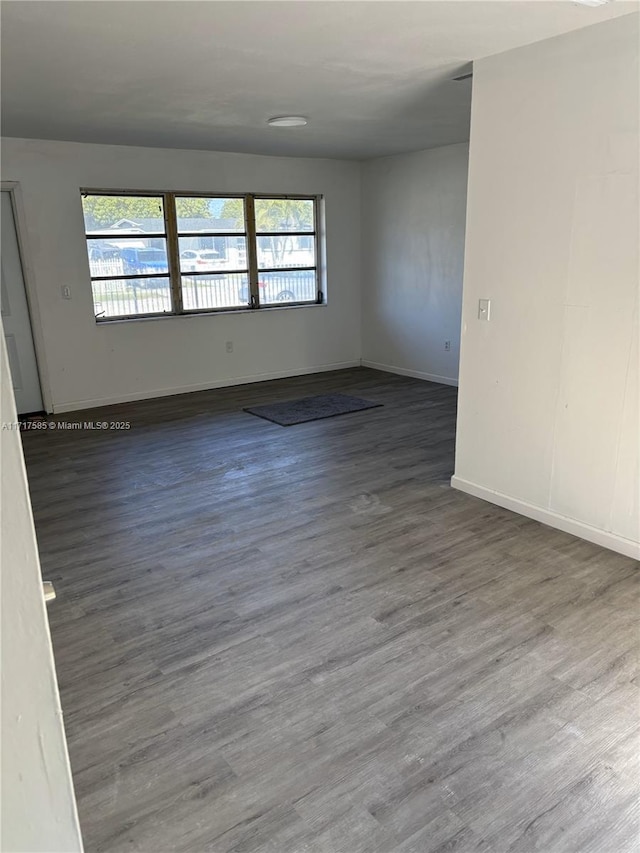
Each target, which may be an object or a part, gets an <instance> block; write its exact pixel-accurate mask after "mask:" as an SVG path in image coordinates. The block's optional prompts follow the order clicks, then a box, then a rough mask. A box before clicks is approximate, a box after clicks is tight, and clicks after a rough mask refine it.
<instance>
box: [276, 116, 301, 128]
mask: <svg viewBox="0 0 640 853" xmlns="http://www.w3.org/2000/svg"><path fill="white" fill-rule="evenodd" d="M308 123H309V119H306V118H305V117H304V116H274V117H273V118H270V119H267V124H269V125H271V127H304V126H305V124H308Z"/></svg>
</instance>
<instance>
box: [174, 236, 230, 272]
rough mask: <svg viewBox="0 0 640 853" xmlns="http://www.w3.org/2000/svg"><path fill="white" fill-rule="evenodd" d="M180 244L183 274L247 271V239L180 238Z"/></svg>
mask: <svg viewBox="0 0 640 853" xmlns="http://www.w3.org/2000/svg"><path fill="white" fill-rule="evenodd" d="M178 242H179V244H180V269H181V271H182V272H183V273H188V272H208V271H209V270H212V271H214V272H222V271H223V270H246V269H247V241H246V238H245V237H180V238H179V239H178Z"/></svg>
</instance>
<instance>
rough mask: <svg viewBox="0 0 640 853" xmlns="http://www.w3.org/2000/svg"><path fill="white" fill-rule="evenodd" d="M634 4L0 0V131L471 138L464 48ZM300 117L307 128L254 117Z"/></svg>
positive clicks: (218, 146) (355, 139)
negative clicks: (306, 121) (306, 120)
mask: <svg viewBox="0 0 640 853" xmlns="http://www.w3.org/2000/svg"><path fill="white" fill-rule="evenodd" d="M637 9H638V3H637V2H634V0H627V2H623V0H617V2H615V3H611V4H609V5H607V6H602V7H600V8H595V9H594V8H587V7H585V6H578V5H576V4H575V3H573V2H571V0H559V2H556V1H555V0H524V2H523V0H517V2H510V0H501V2H484V0H469V2H464V0H448V2H434V0H413V2H403V0H397V1H396V0H374V2H342V0H334V2H331V0H329V2H326V0H293V1H291V0H289V2H287V0H284V2H283V1H282V0H280V2H272V0H259V2H250V1H249V2H244V1H243V2H239V0H235V2H222V0H201V2H192V1H191V0H173V2H157V0H138V2H132V0H130V2H116V0H97V2H74V0H71V2H69V0H44V1H42V0H34V2H24V0H5V2H3V3H2V6H1V11H2V72H3V73H2V118H3V133H4V134H5V135H7V136H25V137H33V138H41V139H64V140H76V141H83V142H104V143H113V144H121V145H149V146H161V147H170V148H198V149H205V150H219V151H239V152H252V153H263V154H282V155H295V156H320V157H344V158H354V159H366V158H369V157H376V156H381V155H385V154H395V153H399V152H404V151H415V150H419V149H422V148H432V147H435V146H438V145H447V144H452V143H455V142H462V141H465V140H466V139H468V128H469V108H470V100H471V83H470V81H467V82H464V83H456V82H452V80H451V78H452V77H454V76H455V75H456V74H457V73H460V72H461V71H464V70H466V64H467V63H468V61H469V60H472V59H476V58H480V57H484V56H489V55H491V54H494V53H499V52H501V51H504V50H508V49H509V48H513V47H517V46H519V45H523V44H528V43H531V42H534V41H538V40H540V39H544V38H549V37H551V36H554V35H558V34H560V33H563V32H567V31H569V30H572V29H578V28H580V27H584V26H588V25H590V24H593V23H598V22H599V21H602V20H605V19H607V18H611V17H617V16H618V15H621V14H626V13H629V12H632V11H635V10H637ZM283 113H296V114H303V115H307V116H309V119H310V122H309V125H308V126H307V127H306V128H293V129H282V128H279V129H276V128H269V127H267V126H266V124H265V121H266V119H267V118H268V117H269V116H273V115H281V114H283Z"/></svg>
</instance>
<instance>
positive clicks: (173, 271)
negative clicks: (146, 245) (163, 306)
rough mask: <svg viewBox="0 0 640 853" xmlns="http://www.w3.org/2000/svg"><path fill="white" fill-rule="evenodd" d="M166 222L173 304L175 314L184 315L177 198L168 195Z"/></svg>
mask: <svg viewBox="0 0 640 853" xmlns="http://www.w3.org/2000/svg"><path fill="white" fill-rule="evenodd" d="M164 211H165V222H166V227H167V253H168V256H169V278H170V280H171V302H172V305H173V311H174V313H175V314H182V310H183V308H182V280H181V278H180V248H179V242H178V222H177V217H176V197H175V195H174V193H166V194H165V197H164Z"/></svg>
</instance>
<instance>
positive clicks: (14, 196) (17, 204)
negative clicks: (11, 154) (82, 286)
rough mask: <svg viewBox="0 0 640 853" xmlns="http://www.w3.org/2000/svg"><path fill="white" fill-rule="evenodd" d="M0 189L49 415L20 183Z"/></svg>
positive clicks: (48, 390)
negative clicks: (13, 231) (6, 196)
mask: <svg viewBox="0 0 640 853" xmlns="http://www.w3.org/2000/svg"><path fill="white" fill-rule="evenodd" d="M0 191H2V192H7V193H9V198H10V199H11V208H12V210H13V222H14V226H15V229H16V237H17V239H18V249H19V251H20V265H21V267H22V279H23V281H24V289H25V294H26V297H27V308H28V310H29V320H30V322H31V334H32V337H33V347H34V350H35V356H36V366H37V368H38V378H39V381H40V393H41V395H42V405H43V406H44V410H45V412H47V413H48V414H51V412H53V402H52V401H53V397H52V394H51V383H50V381H49V372H48V370H47V361H46V358H45V353H46V348H45V345H44V334H43V330H42V313H41V311H40V305H39V303H38V291H37V289H36V284H35V279H34V274H33V270H32V268H31V262H30V258H31V254H30V250H29V243H28V238H27V234H28V229H27V219H26V215H25V211H24V203H23V198H22V187H21V186H20V182H19V181H0Z"/></svg>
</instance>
